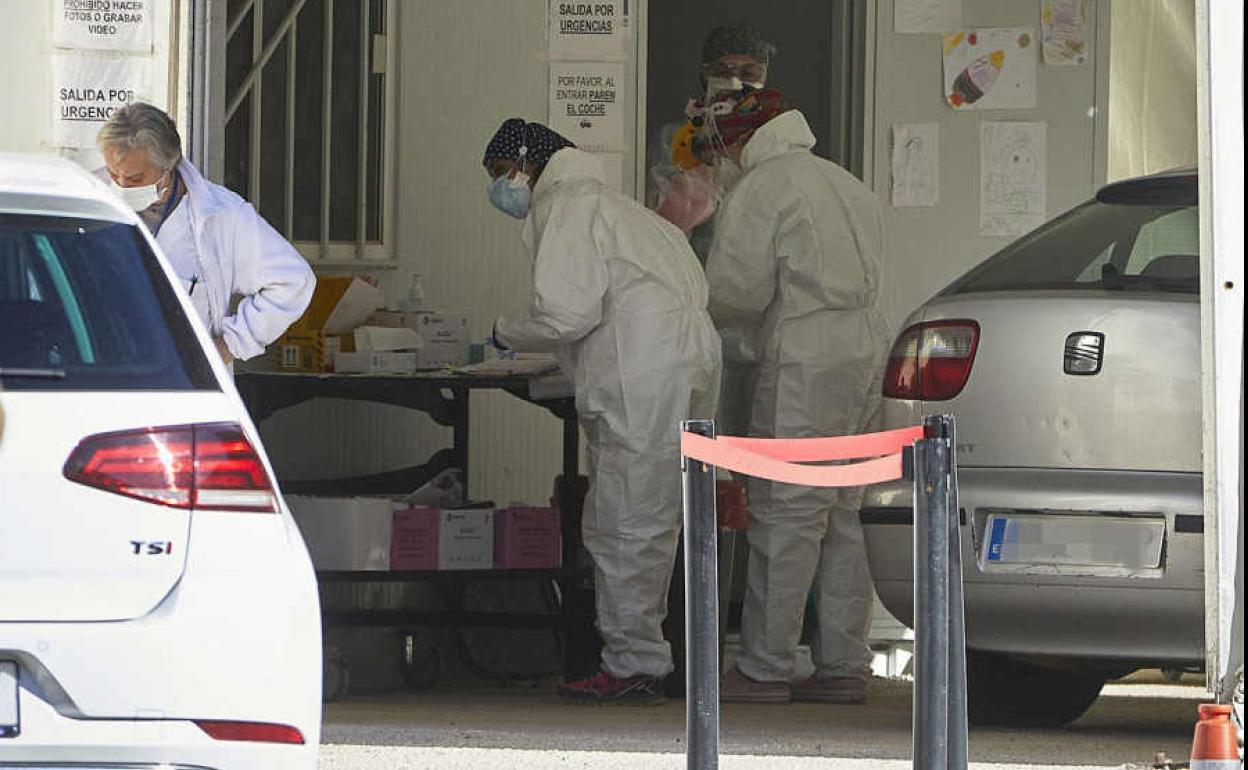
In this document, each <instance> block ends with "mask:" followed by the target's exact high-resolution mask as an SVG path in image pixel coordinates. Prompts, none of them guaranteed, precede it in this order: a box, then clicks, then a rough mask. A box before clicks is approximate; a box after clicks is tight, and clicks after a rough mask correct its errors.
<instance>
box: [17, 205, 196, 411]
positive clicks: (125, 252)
mask: <svg viewBox="0 0 1248 770" xmlns="http://www.w3.org/2000/svg"><path fill="white" fill-rule="evenodd" d="M0 387H3V388H4V389H7V390H216V389H218V388H219V385H218V384H217V382H216V378H215V377H214V376H213V373H212V369H211V367H210V366H209V364H208V361H207V359H206V358H205V356H204V351H203V349H202V348H201V347H200V345H199V342H198V340H197V339H196V338H195V335H194V333H193V331H192V329H191V326H190V323H189V322H188V321H187V319H186V317H185V315H183V311H182V307H181V305H179V303H178V301H177V297H176V296H175V295H174V293H173V287H172V286H170V284H169V280H168V278H166V276H165V274H164V272H163V271H162V270H161V268H160V264H159V263H158V262H157V260H156V256H155V255H154V254H153V253H152V251H151V249H150V248H149V247H148V245H147V241H146V240H145V239H144V238H143V237H142V235H141V234H140V233H139V231H138V230H137V228H136V227H135V226H133V225H127V224H122V223H117V222H107V221H102V220H97V219H80V218H74V217H61V216H35V215H26V214H3V213H0Z"/></svg>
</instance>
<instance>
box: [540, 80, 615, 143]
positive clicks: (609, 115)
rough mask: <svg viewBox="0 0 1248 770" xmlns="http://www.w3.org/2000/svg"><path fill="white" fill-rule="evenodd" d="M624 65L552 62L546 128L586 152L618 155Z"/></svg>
mask: <svg viewBox="0 0 1248 770" xmlns="http://www.w3.org/2000/svg"><path fill="white" fill-rule="evenodd" d="M623 87H624V65H623V64H620V63H614V62H552V63H551V65H550V127H551V128H552V129H554V130H555V131H558V132H559V133H560V134H562V135H563V136H565V137H567V138H568V139H570V140H572V141H573V142H575V143H576V146H577V147H579V148H580V149H582V150H586V151H587V152H622V151H624V150H625V149H626V147H625V145H624V88H623Z"/></svg>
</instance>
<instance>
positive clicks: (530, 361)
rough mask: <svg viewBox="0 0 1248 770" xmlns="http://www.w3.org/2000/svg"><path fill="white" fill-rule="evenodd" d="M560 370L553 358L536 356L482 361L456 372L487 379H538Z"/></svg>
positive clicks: (462, 367) (461, 367) (457, 369)
mask: <svg viewBox="0 0 1248 770" xmlns="http://www.w3.org/2000/svg"><path fill="white" fill-rule="evenodd" d="M558 368H559V363H558V362H557V361H555V359H554V357H553V356H547V355H541V356H536V355H535V356H521V357H518V358H512V359H506V360H498V361H482V362H481V363H479V364H468V365H467V366H458V367H456V368H455V371H456V372H457V373H459V374H477V375H482V376H485V377H506V376H517V377H536V376H537V375H539V374H546V373H548V372H553V371H555V370H556V369H558Z"/></svg>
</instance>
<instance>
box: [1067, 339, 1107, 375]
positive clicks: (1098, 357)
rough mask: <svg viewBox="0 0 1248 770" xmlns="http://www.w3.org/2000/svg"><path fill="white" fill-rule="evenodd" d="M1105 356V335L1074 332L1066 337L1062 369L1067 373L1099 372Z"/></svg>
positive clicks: (1085, 373)
mask: <svg viewBox="0 0 1248 770" xmlns="http://www.w3.org/2000/svg"><path fill="white" fill-rule="evenodd" d="M1104 356H1105V335H1104V334H1101V333H1100V332H1074V333H1073V334H1070V335H1068V336H1067V337H1066V352H1065V355H1064V357H1063V359H1062V360H1063V364H1062V370H1063V371H1064V372H1066V373H1067V374H1073V375H1076V376H1087V375H1091V374H1100V371H1101V364H1102V363H1103V359H1104Z"/></svg>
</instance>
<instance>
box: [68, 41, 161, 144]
mask: <svg viewBox="0 0 1248 770" xmlns="http://www.w3.org/2000/svg"><path fill="white" fill-rule="evenodd" d="M52 63H53V67H52V71H53V74H52V103H53V113H52V144H53V145H55V146H57V147H70V148H84V147H86V148H93V147H95V137H96V134H98V133H99V131H100V128H101V127H102V126H103V125H104V122H105V121H107V120H108V119H109V118H110V117H112V115H113V113H114V112H116V111H117V109H118V108H119V107H124V106H125V105H127V104H129V103H130V102H133V101H136V100H139V101H152V95H151V93H150V74H151V67H152V60H151V59H149V58H141V57H134V56H120V57H118V56H112V55H109V54H91V53H78V52H64V53H60V52H58V53H55V54H53V56H52Z"/></svg>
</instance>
